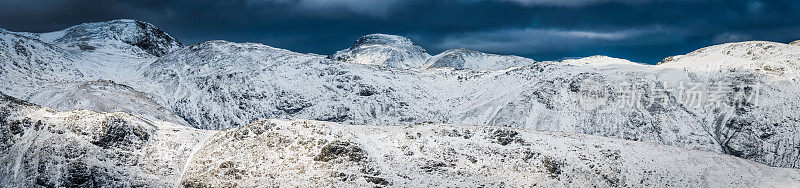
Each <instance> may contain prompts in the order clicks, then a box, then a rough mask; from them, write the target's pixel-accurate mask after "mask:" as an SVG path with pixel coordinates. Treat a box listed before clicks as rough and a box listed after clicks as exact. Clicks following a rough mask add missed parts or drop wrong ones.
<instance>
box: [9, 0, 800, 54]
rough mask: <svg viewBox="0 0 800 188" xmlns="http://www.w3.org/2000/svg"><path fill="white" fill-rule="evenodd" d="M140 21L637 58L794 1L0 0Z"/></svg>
mask: <svg viewBox="0 0 800 188" xmlns="http://www.w3.org/2000/svg"><path fill="white" fill-rule="evenodd" d="M117 18H130V19H137V20H142V21H146V22H150V23H152V24H155V25H156V26H158V27H160V28H161V29H163V30H165V31H167V32H168V33H170V34H171V35H172V36H174V37H176V38H178V39H179V40H181V41H182V42H183V43H184V44H194V43H198V42H203V41H207V40H214V39H223V40H229V41H236V42H257V43H264V44H267V45H270V46H274V47H279V48H285V49H290V50H293V51H297V52H310V53H318V54H331V53H333V52H335V51H336V50H340V49H343V48H347V47H349V46H350V45H351V44H352V42H354V41H355V40H356V38H358V37H359V36H361V35H365V34H370V33H387V34H397V35H403V36H406V37H409V38H411V39H412V40H413V41H414V42H416V43H417V44H419V45H420V46H422V47H424V48H426V49H428V51H429V52H430V53H431V54H433V55H435V54H437V53H439V52H442V51H444V50H447V49H451V48H469V49H475V50H480V51H485V52H491V53H499V54H514V55H520V56H525V57H529V58H533V59H535V60H557V59H561V58H562V57H583V56H590V55H597V54H600V55H609V56H612V57H619V58H625V59H630V60H633V61H637V62H643V63H656V62H658V61H660V60H661V59H663V58H664V57H667V56H672V55H678V54H684V53H687V52H690V51H692V50H695V49H698V48H701V47H705V46H709V45H713V44H719V43H724V42H733V41H744V40H766V41H775V42H783V43H788V42H791V41H794V40H798V39H800V1H796V0H786V1H766V0H742V1H736V0H440V1H437V0H349V1H347V0H225V1H209V0H129V1H127V0H72V1H52V0H0V28H5V29H8V30H12V31H30V32H46V31H53V30H59V29H63V28H65V27H68V26H71V25H76V24H79V23H83V22H96V21H106V20H110V19H117Z"/></svg>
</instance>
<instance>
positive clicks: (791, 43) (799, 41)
mask: <svg viewBox="0 0 800 188" xmlns="http://www.w3.org/2000/svg"><path fill="white" fill-rule="evenodd" d="M789 45H798V46H800V40H796V41H794V42H790V43H789Z"/></svg>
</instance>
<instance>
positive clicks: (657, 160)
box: [0, 94, 800, 187]
mask: <svg viewBox="0 0 800 188" xmlns="http://www.w3.org/2000/svg"><path fill="white" fill-rule="evenodd" d="M0 130H2V131H0V154H2V155H0V164H2V165H0V185H3V186H9V187H32V186H45V187H95V186H98V187H134V186H144V187H150V186H156V187H173V186H187V187H231V186H244V187H249V186H263V185H283V186H331V185H333V186H364V187H367V186H397V187H405V186H473V185H483V186H512V187H516V186H534V185H537V186H548V187H552V186H566V187H576V186H578V187H586V186H589V187H592V186H597V187H647V186H668V187H687V186H697V185H703V186H711V187H719V186H734V187H771V186H790V185H796V184H798V183H800V171H798V170H797V169H786V168H775V167H768V166H766V165H763V164H759V163H755V162H752V161H747V160H744V159H740V158H736V157H732V156H728V155H721V154H716V153H711V152H703V151H696V150H687V149H681V148H675V147H668V146H660V145H655V144H649V143H642V142H632V141H624V140H617V139H610V138H604V137H596V136H587V135H579V134H571V133H558V132H538V131H533V130H529V129H514V128H502V127H491V126H455V125H442V124H417V125H413V126H406V127H388V126H361V125H341V124H336V123H328V122H319V121H307V120H294V121H284V120H262V121H256V122H253V123H251V124H249V125H247V126H244V127H241V128H235V129H227V130H224V131H209V130H198V129H193V128H189V127H184V126H179V125H175V124H171V123H169V122H160V121H149V120H147V119H143V118H139V117H137V116H133V115H130V114H126V113H122V112H115V113H101V112H94V111H89V110H72V111H55V110H52V109H48V108H43V107H39V106H35V105H32V104H30V103H27V102H25V101H21V100H18V99H14V98H12V97H9V96H6V95H3V94H0Z"/></svg>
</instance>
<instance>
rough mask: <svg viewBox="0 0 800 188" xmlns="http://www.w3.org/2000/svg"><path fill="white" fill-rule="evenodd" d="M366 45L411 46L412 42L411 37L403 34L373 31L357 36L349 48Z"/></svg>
mask: <svg viewBox="0 0 800 188" xmlns="http://www.w3.org/2000/svg"><path fill="white" fill-rule="evenodd" d="M367 45H386V46H413V45H414V43H413V42H411V39H408V38H406V37H403V36H399V35H388V34H381V33H375V34H369V35H364V36H361V37H359V38H358V40H356V42H355V43H353V46H351V47H350V48H351V49H353V48H358V47H360V46H367Z"/></svg>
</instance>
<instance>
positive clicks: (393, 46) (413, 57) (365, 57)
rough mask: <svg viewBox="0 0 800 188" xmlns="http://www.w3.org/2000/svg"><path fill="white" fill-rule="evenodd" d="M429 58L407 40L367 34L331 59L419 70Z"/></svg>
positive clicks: (423, 51)
mask: <svg viewBox="0 0 800 188" xmlns="http://www.w3.org/2000/svg"><path fill="white" fill-rule="evenodd" d="M430 56H431V55H430V54H428V52H427V51H425V49H423V48H422V47H420V46H417V45H414V43H413V42H411V40H410V39H408V38H405V37H402V36H398V35H387V34H369V35H365V36H362V37H359V38H358V40H356V42H355V43H353V45H352V46H350V48H348V49H344V50H341V51H338V52H336V54H334V55H333V56H331V58H332V59H334V60H339V61H344V62H348V63H356V64H369V65H380V66H388V67H395V68H403V69H419V68H422V66H424V65H425V61H426V60H427V59H428V58H429V57H430Z"/></svg>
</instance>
